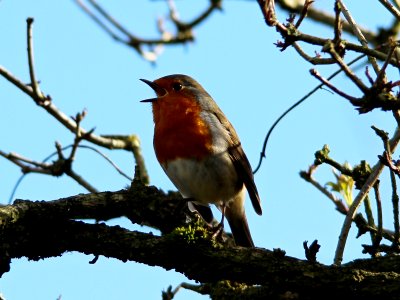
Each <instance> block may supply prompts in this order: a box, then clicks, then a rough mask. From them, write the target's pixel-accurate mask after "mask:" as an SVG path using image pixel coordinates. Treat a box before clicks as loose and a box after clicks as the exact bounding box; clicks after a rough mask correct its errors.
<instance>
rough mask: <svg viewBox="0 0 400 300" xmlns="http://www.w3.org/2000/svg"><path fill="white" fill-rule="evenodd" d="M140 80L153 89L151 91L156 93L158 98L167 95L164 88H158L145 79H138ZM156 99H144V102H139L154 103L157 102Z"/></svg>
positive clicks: (152, 82)
mask: <svg viewBox="0 0 400 300" xmlns="http://www.w3.org/2000/svg"><path fill="white" fill-rule="evenodd" d="M140 80H141V81H143V82H144V83H146V84H147V85H148V86H150V87H151V88H152V89H153V91H155V92H156V94H157V96H159V97H162V96H164V95H165V94H166V93H167V91H166V90H165V89H164V88H162V87H161V86H159V85H158V84H157V83H155V82H154V81H150V80H147V79H140ZM157 99H158V98H151V99H145V100H141V101H140V102H154V101H157Z"/></svg>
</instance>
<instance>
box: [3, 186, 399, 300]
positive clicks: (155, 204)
mask: <svg viewBox="0 0 400 300" xmlns="http://www.w3.org/2000/svg"><path fill="white" fill-rule="evenodd" d="M181 203H182V202H181V200H179V199H176V200H173V198H172V197H169V196H167V195H165V194H163V193H162V192H160V191H158V190H157V189H155V188H152V187H144V186H142V188H140V187H139V185H137V184H134V188H133V189H131V190H128V191H119V192H115V193H114V192H105V193H98V194H88V195H78V196H74V197H70V198H65V199H60V200H56V201H51V202H44V201H39V202H31V201H22V200H19V201H17V203H16V204H15V205H12V206H6V207H2V208H0V225H1V229H2V234H1V235H0V258H1V259H0V262H1V263H0V270H1V271H2V272H3V273H4V272H5V271H7V266H9V264H8V263H9V261H10V259H13V258H19V257H27V258H29V259H33V260H37V259H43V258H47V257H53V256H60V255H62V254H63V253H65V252H70V251H78V252H81V253H85V254H92V255H96V256H97V255H103V256H106V257H114V258H117V259H120V260H122V261H136V262H140V263H145V264H148V265H150V266H161V267H163V268H165V269H166V270H171V269H174V270H176V271H178V272H181V273H183V274H184V275H185V276H187V277H188V278H190V279H194V280H198V281H200V282H216V281H219V280H233V281H236V282H241V283H245V284H250V285H253V284H256V285H258V286H253V287H252V288H251V289H249V291H250V290H251V291H252V298H253V299H257V298H262V297H265V296H266V295H269V296H271V297H275V298H276V297H278V296H281V295H284V294H286V293H288V292H290V293H292V294H296V295H298V298H297V299H305V298H307V299H317V298H321V297H323V296H324V295H327V294H329V295H331V294H332V295H335V296H336V297H344V296H346V297H350V298H352V299H360V298H362V297H367V296H369V297H384V298H385V299H395V298H396V297H397V296H398V294H399V292H400V276H399V275H398V273H399V272H400V259H399V258H398V257H386V258H381V259H378V260H377V259H373V260H359V261H355V262H353V263H350V264H348V265H344V266H342V267H334V266H325V265H320V264H312V263H308V262H306V261H303V260H299V259H295V258H292V257H286V256H284V254H283V252H282V251H273V252H271V251H268V250H265V249H259V248H256V249H248V248H240V247H230V246H224V245H221V244H216V243H215V242H213V241H211V240H209V239H208V238H202V237H199V238H198V239H196V240H194V241H193V240H190V239H188V238H187V237H185V236H184V235H178V234H176V232H175V231H174V232H173V233H171V234H166V235H164V236H162V237H159V236H154V235H152V234H145V233H141V232H136V231H129V230H127V229H124V228H121V227H119V226H107V225H105V224H87V223H84V222H81V221H74V220H71V218H92V219H98V218H101V219H105V218H109V217H117V216H118V215H119V216H122V215H126V214H125V212H126V211H129V214H130V217H131V219H134V221H135V222H137V223H142V222H143V223H147V224H153V223H154V222H158V223H159V224H162V226H165V223H166V222H169V221H171V220H173V219H174V218H176V220H175V222H174V223H175V224H179V223H181V222H182V221H183V220H184V218H181V217H184V214H176V213H171V210H170V209H173V210H176V209H177V208H178V207H181V205H180V204H181ZM139 206H140V207H141V209H140V208H139ZM168 211H169V213H167V212H168ZM164 213H165V214H164ZM135 218H136V219H135ZM157 219H159V220H161V221H162V222H160V221H155V220H157ZM181 224H182V223H181ZM157 226H158V225H157ZM168 226H170V225H168ZM299 247H301V245H299ZM193 258H195V259H193ZM254 290H257V292H256V293H255V292H254ZM249 291H247V292H249ZM243 294H246V290H244V291H241V292H240V293H239V294H237V297H242V299H243ZM247 296H248V295H247Z"/></svg>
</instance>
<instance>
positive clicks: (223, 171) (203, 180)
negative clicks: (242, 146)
mask: <svg viewBox="0 0 400 300" xmlns="http://www.w3.org/2000/svg"><path fill="white" fill-rule="evenodd" d="M162 167H163V169H164V171H165V173H166V174H167V175H168V177H169V178H170V179H171V181H172V182H173V183H174V185H175V186H176V187H177V189H178V190H179V192H180V193H181V194H182V196H183V197H185V198H194V199H195V201H196V202H198V203H200V204H209V203H213V204H217V205H220V204H222V203H226V204H227V203H228V202H229V201H230V200H232V199H233V197H234V196H235V195H236V194H237V193H238V192H239V191H240V190H241V189H242V187H243V183H240V184H239V183H238V177H237V173H236V170H235V167H234V166H233V164H232V161H231V160H230V158H229V156H228V154H227V153H226V152H225V153H222V154H218V155H214V156H213V157H212V158H209V159H207V160H205V161H201V162H199V161H197V160H191V159H190V160H189V159H176V160H174V161H170V162H168V163H166V164H163V165H162Z"/></svg>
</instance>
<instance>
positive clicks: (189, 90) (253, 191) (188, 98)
mask: <svg viewBox="0 0 400 300" xmlns="http://www.w3.org/2000/svg"><path fill="white" fill-rule="evenodd" d="M140 80H141V81H143V82H145V83H146V84H148V85H149V86H150V87H151V88H152V89H153V90H154V91H155V93H156V95H157V97H156V98H152V99H146V100H142V101H141V102H150V103H151V104H152V108H153V118H154V124H155V126H154V140H153V144H154V150H155V153H156V156H157V159H158V161H159V163H160V164H161V166H162V168H163V169H164V171H165V173H166V174H167V176H168V177H169V178H170V180H171V181H172V182H173V183H174V185H175V186H176V187H177V189H178V190H179V192H180V193H181V194H182V196H183V197H184V198H188V200H190V202H189V203H190V204H191V205H193V206H194V207H195V208H196V210H198V212H199V213H200V215H202V216H203V218H204V219H205V220H206V221H208V222H210V221H211V220H212V218H213V217H212V212H211V209H210V208H209V204H215V205H216V206H217V207H218V209H219V210H220V211H221V213H222V220H221V223H220V227H221V228H222V227H223V223H224V218H225V217H226V219H227V220H228V223H229V226H230V228H231V231H232V235H233V237H234V240H235V243H236V244H237V245H239V246H243V247H254V243H253V239H252V238H251V234H250V230H249V226H248V223H247V218H246V213H245V209H244V200H245V193H246V189H247V191H248V193H249V195H250V199H251V202H252V204H253V207H254V210H255V211H256V213H257V214H258V215H261V214H262V210H261V203H260V197H259V195H258V191H257V187H256V185H255V183H254V177H253V173H252V170H251V166H250V163H249V161H248V159H247V157H246V154H245V153H244V151H243V149H242V146H241V143H240V140H239V137H238V135H237V133H236V131H235V129H234V128H233V126H232V124H231V123H230V122H229V120H228V119H227V118H226V116H225V115H224V113H223V112H222V111H221V109H220V108H219V107H218V105H217V104H216V103H215V101H214V100H213V98H212V97H211V96H210V95H209V94H208V93H207V92H206V90H205V89H204V88H203V87H202V86H201V85H200V84H199V83H198V82H197V81H196V80H194V79H193V78H191V77H189V76H186V75H180V74H177V75H169V76H165V77H162V78H159V79H157V80H155V81H149V80H146V79H140ZM190 204H189V205H190Z"/></svg>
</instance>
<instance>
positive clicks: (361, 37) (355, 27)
mask: <svg viewBox="0 0 400 300" xmlns="http://www.w3.org/2000/svg"><path fill="white" fill-rule="evenodd" d="M337 1H338V3H340V7H341V10H342V13H343V15H344V16H345V18H346V20H347V22H349V24H350V26H351V27H352V28H353V32H354V34H355V36H356V37H357V38H358V40H359V41H360V43H361V45H363V46H364V47H366V48H368V41H367V40H366V39H365V37H364V35H363V34H362V32H361V30H360V28H359V27H358V25H357V23H356V22H355V20H354V19H353V17H352V16H351V14H350V11H349V10H348V9H347V7H346V5H345V4H344V3H343V1H342V0H337ZM368 60H369V62H370V63H371V65H372V67H373V68H374V70H375V73H376V74H379V66H378V63H377V61H376V59H375V58H374V57H370V56H368Z"/></svg>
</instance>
